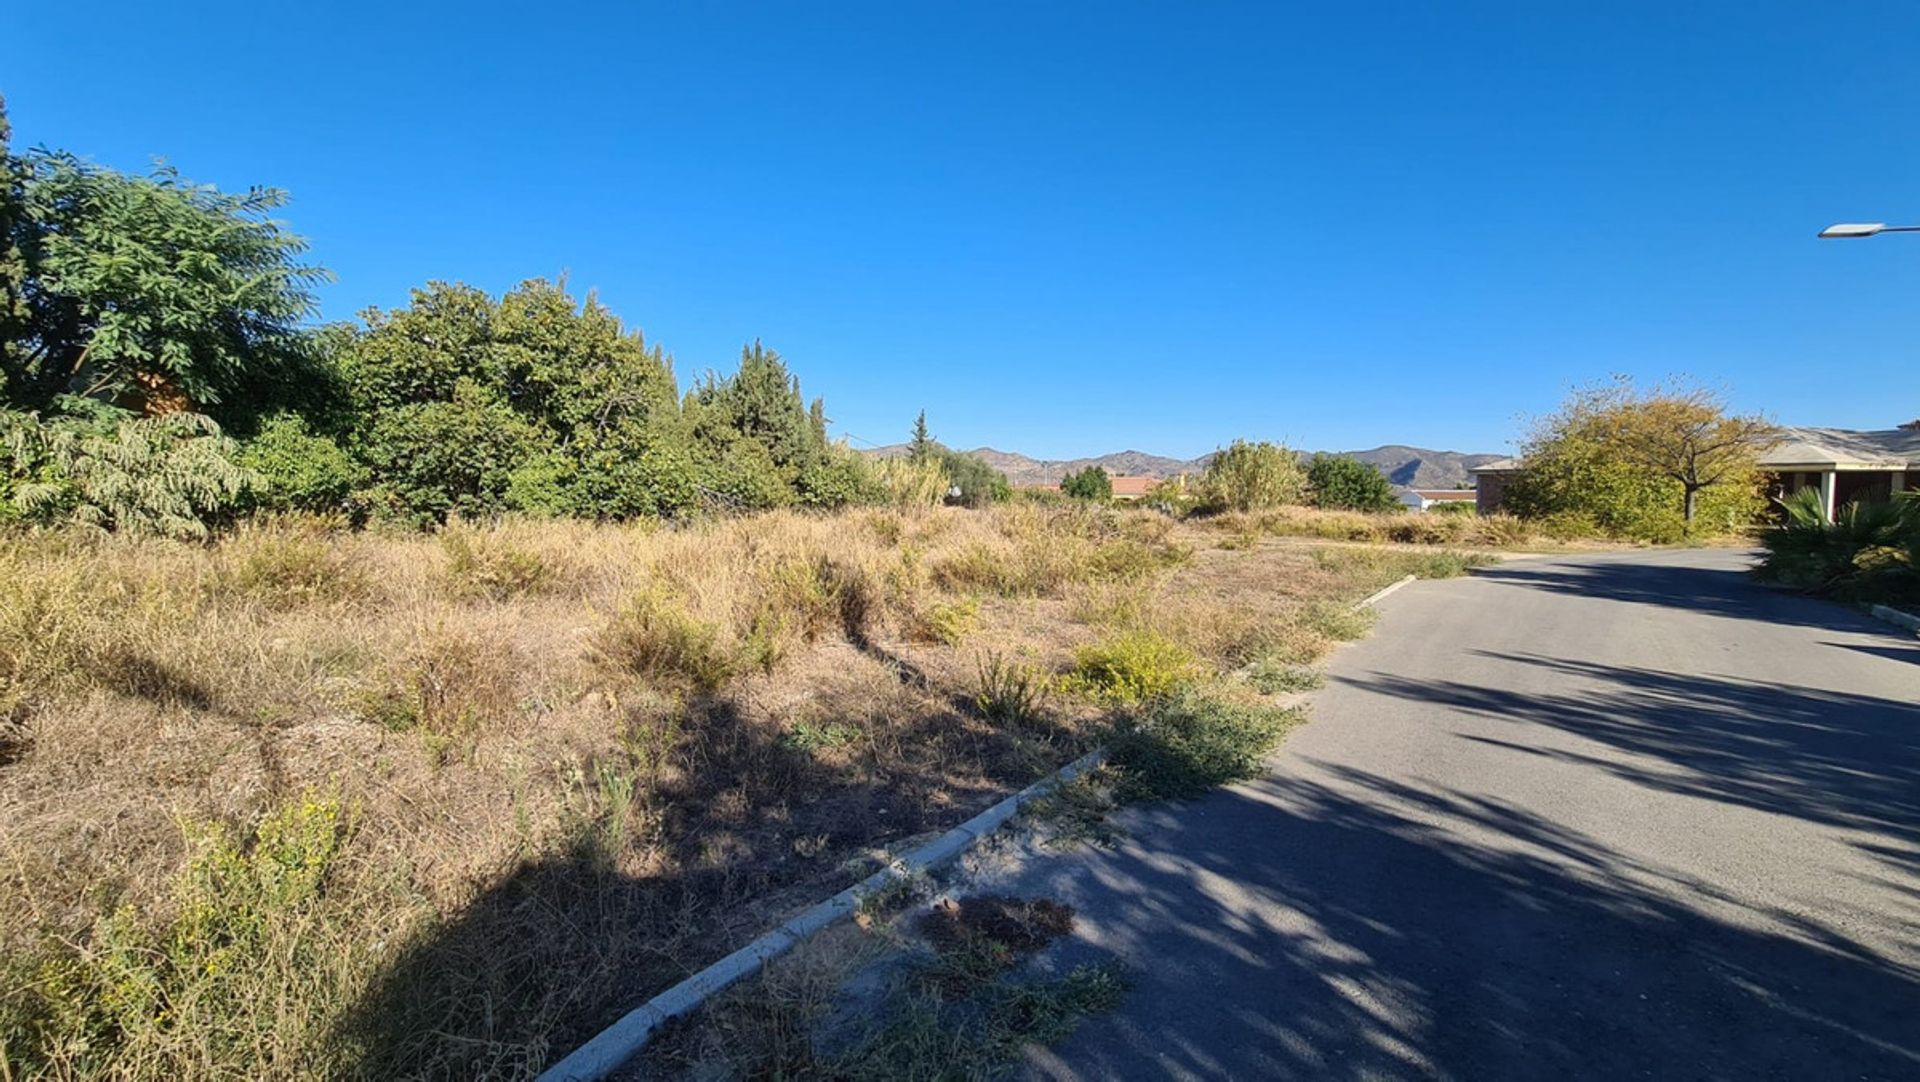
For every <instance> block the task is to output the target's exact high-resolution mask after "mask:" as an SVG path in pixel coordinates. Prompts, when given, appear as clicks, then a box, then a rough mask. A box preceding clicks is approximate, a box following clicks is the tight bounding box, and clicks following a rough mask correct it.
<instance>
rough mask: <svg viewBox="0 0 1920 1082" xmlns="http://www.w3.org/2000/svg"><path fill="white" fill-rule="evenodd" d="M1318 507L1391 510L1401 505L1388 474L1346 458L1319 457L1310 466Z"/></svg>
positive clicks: (1323, 455) (1314, 458)
mask: <svg viewBox="0 0 1920 1082" xmlns="http://www.w3.org/2000/svg"><path fill="white" fill-rule="evenodd" d="M1307 486H1308V488H1309V489H1311V490H1312V492H1313V502H1314V505H1315V506H1318V507H1326V508H1332V509H1334V510H1345V511H1392V510H1395V509H1397V508H1398V507H1399V506H1400V501H1399V500H1398V499H1396V498H1395V497H1394V495H1393V483H1392V482H1390V481H1388V480H1387V477H1386V475H1385V474H1383V473H1381V472H1380V471H1379V470H1377V469H1375V468H1374V467H1372V466H1370V465H1368V464H1367V463H1365V462H1362V461H1360V460H1359V459H1357V458H1349V457H1348V456H1346V455H1327V454H1318V455H1314V456H1313V461H1312V462H1310V463H1308V464H1307Z"/></svg>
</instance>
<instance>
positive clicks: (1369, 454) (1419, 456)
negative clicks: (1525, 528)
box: [867, 443, 1505, 488]
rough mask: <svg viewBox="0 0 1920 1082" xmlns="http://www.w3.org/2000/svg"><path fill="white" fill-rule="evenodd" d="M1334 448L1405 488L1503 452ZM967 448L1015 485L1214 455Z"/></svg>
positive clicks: (901, 449)
mask: <svg viewBox="0 0 1920 1082" xmlns="http://www.w3.org/2000/svg"><path fill="white" fill-rule="evenodd" d="M867 453H868V454H871V455H875V456H878V457H880V458H893V457H896V456H899V455H904V454H906V453H907V445H906V444H904V443H895V444H889V445H888V446H886V447H876V448H874V449H873V450H871V451H869V452H867ZM1335 453H1336V454H1341V455H1345V456H1347V457H1348V458H1357V459H1359V460H1360V461H1362V462H1365V463H1367V464H1368V465H1370V466H1372V467H1374V468H1375V469H1377V470H1379V471H1380V472H1381V473H1384V474H1386V475H1387V480H1389V481H1392V482H1393V483H1394V484H1396V485H1400V486H1403V487H1406V488H1464V487H1467V486H1468V485H1471V484H1472V482H1473V478H1472V476H1471V475H1470V474H1468V473H1467V471H1468V470H1470V469H1472V468H1473V467H1475V466H1479V465H1483V464H1485V463H1488V462H1492V461H1493V460H1494V459H1497V458H1503V457H1505V456H1504V455H1497V454H1462V453H1460V452H1459V451H1433V450H1429V449H1427V448H1425V447H1408V446H1405V445H1404V444H1398V443H1390V444H1387V445H1386V446H1384V447H1375V448H1373V449H1371V450H1367V451H1338V452H1335ZM968 454H974V455H978V456H980V457H981V458H983V459H985V460H986V462H987V464H988V465H990V466H992V467H993V468H994V469H996V470H999V471H1000V472H1001V473H1004V474H1006V475H1007V480H1008V481H1010V482H1012V483H1013V484H1014V485H1016V486H1018V485H1051V484H1058V483H1059V481H1060V479H1061V478H1062V477H1065V476H1066V475H1067V474H1069V473H1073V472H1075V471H1077V470H1082V469H1085V468H1086V467H1088V466H1099V467H1100V468H1101V469H1104V470H1106V471H1107V472H1108V473H1110V474H1115V475H1119V476H1126V477H1178V476H1179V475H1181V474H1183V473H1199V472H1200V471H1202V470H1204V469H1206V468H1207V461H1208V460H1209V459H1211V458H1212V457H1213V456H1212V455H1210V454H1209V455H1201V456H1200V457H1199V458H1192V459H1182V458H1168V457H1166V456H1164V455H1150V454H1147V453H1146V452H1144V451H1116V452H1114V453H1113V454H1108V455H1099V456H1097V457H1094V458H1070V459H1042V458H1029V457H1028V456H1026V455H1023V454H1021V453H1019V452H1018V451H1001V450H997V449H995V448H992V447H977V448H975V449H974V450H972V451H969V452H968Z"/></svg>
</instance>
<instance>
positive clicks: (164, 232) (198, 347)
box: [0, 143, 325, 416]
mask: <svg viewBox="0 0 1920 1082" xmlns="http://www.w3.org/2000/svg"><path fill="white" fill-rule="evenodd" d="M0 158H3V159H4V160H3V161H0V191H3V192H4V194H3V195H0V216H4V220H0V232H4V241H3V242H0V293H3V294H4V298H3V299H0V380H3V381H4V387H5V393H6V396H7V400H8V401H9V403H10V404H12V405H13V406H15V407H16V408H22V409H29V410H45V409H48V408H50V407H52V406H53V404H54V400H55V399H56V397H58V396H60V395H64V394H74V395H79V396H82V397H88V398H95V399H98V400H100V401H104V402H111V403H115V404H118V405H121V406H123V407H125V408H127V409H130V410H133V411H135V412H145V413H164V412H176V411H182V410H188V411H199V410H204V411H207V412H209V413H212V414H214V415H216V416H218V415H219V413H220V411H219V410H218V409H217V407H218V406H219V405H220V404H221V403H223V402H226V401H227V400H228V399H229V398H231V397H233V396H234V395H235V394H236V393H237V392H239V391H241V390H242V389H243V388H245V387H247V386H248V385H250V384H251V385H254V386H256V387H260V388H271V387H272V385H273V383H274V381H275V380H276V377H278V376H280V375H282V374H283V373H284V372H285V371H286V370H288V369H301V368H305V367H306V366H307V362H308V354H309V346H310V341H309V337H308V335H307V334H306V333H305V332H304V331H303V329H302V327H301V323H302V321H303V320H304V319H305V318H306V317H307V316H308V315H309V314H310V313H311V311H312V310H313V295H312V292H311V289H312V286H313V285H314V284H315V283H316V282H317V281H318V280H319V279H321V278H322V277H324V273H325V272H323V271H321V270H319V269H318V268H316V267H312V266H308V265H305V264H303V263H301V262H299V261H298V257H299V256H300V254H301V253H302V252H303V251H304V250H305V248H306V244H305V242H304V241H302V240H301V239H300V238H299V237H297V236H294V235H293V234H291V233H289V232H287V230H286V228H285V227H284V226H283V225H282V224H281V223H280V222H278V221H277V220H275V219H274V218H273V217H272V214H273V212H274V211H275V210H276V209H277V208H279V207H280V206H281V205H283V204H284V203H285V201H286V196H285V193H283V192H281V191H279V190H278V189H273V188H254V189H250V190H249V191H247V192H244V193H240V194H232V193H226V192H221V191H218V190H216V189H213V188H210V187H206V186H202V185H196V184H192V183H190V182H188V181H186V180H184V179H182V178H181V177H180V176H179V174H178V173H176V172H174V171H173V170H171V169H159V170H156V171H154V172H153V173H151V174H149V175H147V176H130V175H128V174H124V173H120V172H117V171H115V170H112V169H106V168H103V167H101V166H97V165H93V164H91V163H88V162H84V161H82V160H80V159H79V158H77V157H75V156H73V155H71V154H67V153H64V152H60V151H44V150H33V151H29V152H27V153H26V154H14V153H13V152H12V151H11V149H10V148H7V147H6V146H5V144H4V143H0Z"/></svg>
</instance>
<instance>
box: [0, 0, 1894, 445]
mask: <svg viewBox="0 0 1920 1082" xmlns="http://www.w3.org/2000/svg"><path fill="white" fill-rule="evenodd" d="M187 8H188V6H187V5H172V4H153V3H126V2H101V3H92V4H68V5H57V4H45V3H42V4H25V3H16V4H11V5H9V10H8V12H7V13H6V15H5V16H4V26H3V27H0V92H4V93H5V94H6V95H7V98H8V101H9V104H10V107H11V111H12V114H13V119H14V122H15V127H16V141H18V142H20V143H23V144H31V143H45V144H48V145H52V146H58V147H65V148H69V149H72V150H75V151H77V152H79V153H81V154H84V155H87V156H89V157H92V158H94V159H96V160H98V161H101V162H103V163H106V164H109V165H114V166H118V167H122V168H140V167H142V166H143V165H144V164H145V163H146V162H147V161H148V160H149V159H151V158H153V157H155V156H164V157H166V158H167V159H168V160H169V161H171V162H172V163H173V164H175V165H177V166H179V167H180V168H181V169H182V170H183V171H185V172H186V173H187V174H188V175H189V176H192V177H194V178H196V179H199V180H203V181H209V182H213V183H217V184H219V185H221V186H226V187H239V186H245V185H248V184H256V183H259V184H271V185H277V186H280V187H284V188H287V189H289V190H290V191H291V192H292V194H293V198H294V202H293V204H292V206H291V207H290V208H289V209H288V211H287V217H288V218H289V220H290V221H291V222H292V223H293V225H294V227H295V228H296V229H297V231H299V232H300V233H302V234H304V235H306V236H307V237H308V238H310V239H311V241H312V242H313V255H314V258H315V259H316V260H317V261H318V262H320V263H322V264H324V265H325V266H327V267H329V268H331V269H332V270H333V271H334V272H335V273H336V275H337V276H338V280H337V282H335V283H334V284H332V285H330V286H328V287H326V289H325V290H324V293H323V297H322V301H323V306H324V311H325V314H326V315H327V316H328V317H346V316H350V315H352V314H353V313H355V312H357V311H358V310H360V309H361V308H363V307H365V306H367V305H370V304H377V305H395V304H400V303H403V302H404V301H405V299H406V295H407V290H408V288H409V287H410V286H413V285H416V284H418V283H421V282H423V281H425V280H427V279H429V278H448V279H463V280H465V281H468V282H472V283H474V284H477V285H481V286H484V287H486V288H488V289H492V290H496V291H498V290H501V289H504V288H507V287H509V286H511V285H512V284H514V283H515V282H516V281H518V280H519V279H521V278H525V277H531V276H536V275H555V274H558V273H560V272H562V271H564V272H567V273H568V274H569V275H570V276H571V280H572V282H573V284H574V285H575V286H576V287H581V288H585V287H594V288H597V289H598V290H599V293H600V296H601V298H602V299H603V300H604V301H606V302H607V303H608V304H609V305H610V306H611V307H612V308H613V309H614V310H615V311H617V312H618V313H620V314H621V315H622V316H623V317H624V318H626V319H627V320H628V321H629V322H630V323H633V324H637V325H639V326H640V327H642V328H644V330H645V331H646V333H647V335H648V337H649V339H651V340H654V341H658V342H661V343H663V344H664V345H666V347H667V348H668V349H669V350H670V351H671V352H672V353H673V354H674V356H675V358H676V363H677V366H678V369H679V372H680V375H681V377H682V379H683V381H684V380H686V379H688V378H690V377H691V376H693V375H695V374H697V373H698V372H700V371H702V370H704V369H706V368H708V367H716V366H726V365H730V364H731V363H732V360H733V358H734V357H735V355H736V354H737V351H738V349H739V347H740V345H741V343H742V342H743V341H745V340H747V339H750V338H753V337H756V336H758V337H761V338H763V339H765V341H766V342H767V344H768V345H770V346H772V347H773V348H776V349H778V350H779V351H780V352H781V353H782V354H784V355H785V356H786V357H787V358H788V360H789V361H790V362H791V363H792V364H793V365H794V367H795V369H796V370H797V371H798V372H799V374H800V376H801V378H802V381H803V386H804V389H805V390H806V392H807V393H808V394H809V395H814V394H821V395H825V396H826V399H827V405H828V412H829V414H830V416H831V417H832V418H833V419H834V421H835V424H836V428H837V430H839V431H841V432H846V433H851V434H853V435H854V436H856V437H860V438H863V439H866V440H872V441H877V442H892V441H895V440H898V439H902V438H904V437H905V435H906V433H907V429H908V426H909V424H910V422H911V420H912V417H913V414H914V412H915V411H916V410H918V409H920V408H922V407H925V408H926V409H927V411H928V414H929V416H930V418H931V420H932V422H933V427H934V431H935V433H936V434H937V435H938V436H940V437H941V438H943V439H944V440H946V441H947V442H948V443H951V444H954V445H956V446H962V447H971V446H976V445H979V444H991V445H993V446H996V447H1001V448H1007V449H1015V450H1022V451H1026V452H1028V453H1030V454H1036V455H1042V456H1054V457H1065V456H1069V455H1077V454H1091V453H1099V452H1103V451H1109V450H1118V449H1121V448H1123V447H1134V448H1139V449H1141V450H1147V451H1154V452H1159V453H1165V454H1175V455H1181V456H1186V455H1192V454H1197V453H1200V452H1204V451H1206V450H1209V449H1211V448H1212V447H1214V446H1215V445H1216V444H1218V443H1220V442H1223V441H1225V440H1228V439H1230V438H1232V437H1234V436H1242V435H1244V436H1251V437H1261V438H1270V439H1283V440H1286V441H1288V442H1290V443H1293V444H1295V445H1297V446H1302V447H1309V448H1360V447H1367V446H1372V445H1374V444H1378V443H1384V442H1400V443H1413V444H1420V445H1424V446H1430V447H1440V448H1454V449H1459V450H1503V449H1505V448H1506V447H1507V446H1508V444H1509V441H1510V440H1511V439H1512V438H1513V437H1514V436H1515V435H1516V434H1517V433H1518V431H1519V427H1520V422H1519V418H1520V417H1521V416H1522V415H1524V414H1528V413H1537V412H1541V411H1544V410H1546V409H1549V408H1551V407H1552V406H1553V405H1554V404H1555V403H1556V402H1557V401H1558V400H1559V399H1560V397H1561V396H1562V394H1563V393H1564V391H1565V390H1566V389H1567V388H1568V386H1570V385H1571V384H1574V383H1580V382H1586V381H1588V380H1591V379H1594V378H1598V377H1601V376H1604V375H1606V374H1607V373H1609V372H1615V371H1623V372H1631V373H1634V374H1636V375H1640V376H1643V377H1658V376H1660V375H1663V374H1666V373H1669V372H1687V373H1692V374H1693V375H1695V376H1697V377H1700V378H1701V379H1703V380H1706V381H1709V382H1712V383H1718V384H1725V385H1729V386H1731V387H1732V389H1733V390H1734V393H1735V400H1736V403H1737V404H1738V405H1740V406H1743V407H1748V408H1756V409H1764V410H1766V411H1768V412H1770V413H1771V414H1773V415H1774V416H1775V417H1777V418H1778V419H1779V420H1782V421H1785V422H1788V423H1807V424H1831V425H1841V426H1855V427H1886V426H1889V425H1892V424H1894V423H1897V422H1899V421H1903V420H1907V419H1909V418H1912V417H1914V416H1915V415H1917V414H1920V364H1917V363H1916V346H1917V345H1920V321H1916V319H1915V318H1914V316H1915V312H1916V305H1915V300H1916V296H1917V295H1920V236H1913V237H1899V236H1895V237H1881V238H1878V239H1875V240H1868V241H1853V242H1836V241H1820V242H1816V241H1815V240H1814V239H1813V234H1814V233H1815V232H1816V231H1817V230H1818V229H1819V228H1820V227H1821V226H1824V225H1826V224H1828V223H1830V222H1834V221H1840V220H1868V221H1880V220H1911V219H1920V140H1916V139H1915V138H1914V136H1913V125H1914V120H1915V117H1916V116H1917V115H1920V63H1916V56H1917V55H1920V53H1917V52H1916V46H1920V6H1916V5H1913V4H1911V3H1848V4H1808V3H1796V4H1769V3H1738V4H1734V3H1725V4H1708V3H1690V4H1674V3H1670V2H1663V3H1649V4H1626V3H1616V2H1598V0H1595V2H1589V3H1578V4H1576V3H1558V2H1555V3H1541V2H1538V0H1527V2H1516V3H1511V4H1473V3H1464V2H1462V3H1424V2H1421V3H1414V2H1408V3H1387V2H1379V3H1345V2H1329V3H1324V4H1319V5H1303V4H1275V3H1255V4H1246V5H1228V4H1205V3H1171V2H1169V3H1164V4H1159V5H1153V6H1147V5H1138V4H1126V3H1110V2H1103V3H1098V4H1094V3H1087V4H1054V3H1038V4H1036V3H1031V2H1024V3H1004V4H1003V3H984V2H968V3H941V4H933V3H914V2H905V3H902V2H899V0H891V2H883V3H871V4H868V3H861V4H845V3H837V2H835V3H817V2H815V3H792V4H769V3H744V2H742V3H736V4H721V3H677V4H661V5H642V4H605V5H600V10H594V6H593V5H583V4H564V5H539V4H525V3H520V4H514V5H499V6H497V7H496V6H490V5H485V4H474V3H463V4H458V5H454V4H447V5H443V6H439V7H438V8H437V9H434V6H433V5H426V4H414V3H404V2H388V3H383V4H353V3H315V4H258V3H251V4H245V5H238V4H235V5H230V6H221V5H191V8H192V11H191V14H189V12H188V10H187Z"/></svg>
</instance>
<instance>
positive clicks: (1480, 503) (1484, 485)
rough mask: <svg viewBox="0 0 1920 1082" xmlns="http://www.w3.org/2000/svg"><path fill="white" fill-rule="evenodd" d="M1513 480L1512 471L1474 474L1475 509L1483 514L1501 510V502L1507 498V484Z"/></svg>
mask: <svg viewBox="0 0 1920 1082" xmlns="http://www.w3.org/2000/svg"><path fill="white" fill-rule="evenodd" d="M1512 480H1513V475H1512V474H1510V473H1477V474H1474V493H1473V509H1474V511H1475V512H1477V513H1479V514H1482V515H1491V514H1493V513H1494V512H1495V511H1498V510H1500V504H1501V503H1502V501H1504V500H1505V499H1506V498H1507V485H1508V484H1509V483H1510V482H1511V481H1512Z"/></svg>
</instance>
